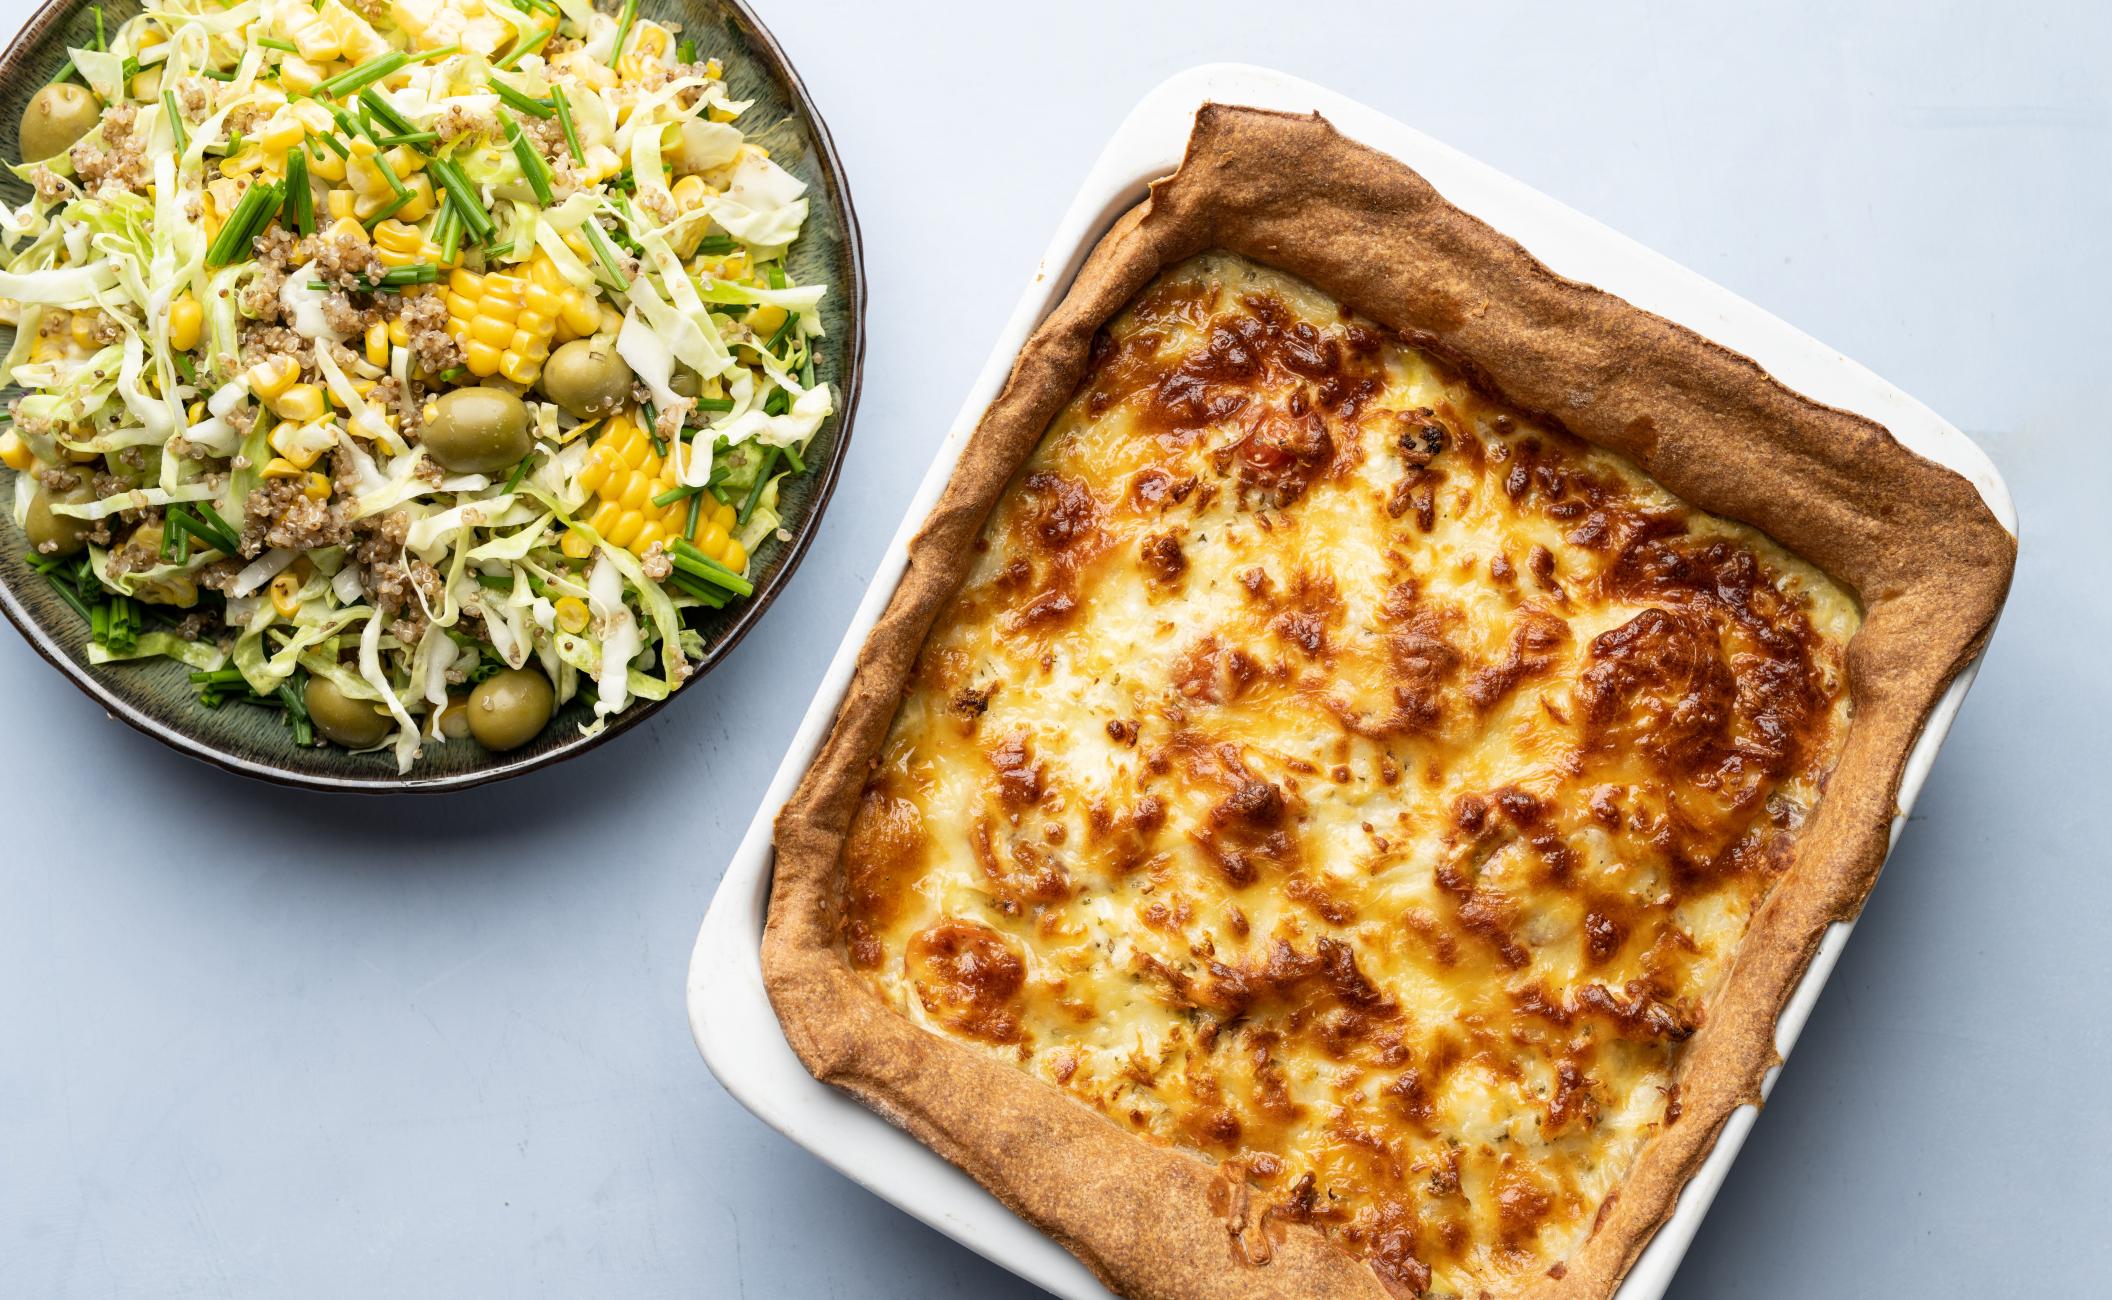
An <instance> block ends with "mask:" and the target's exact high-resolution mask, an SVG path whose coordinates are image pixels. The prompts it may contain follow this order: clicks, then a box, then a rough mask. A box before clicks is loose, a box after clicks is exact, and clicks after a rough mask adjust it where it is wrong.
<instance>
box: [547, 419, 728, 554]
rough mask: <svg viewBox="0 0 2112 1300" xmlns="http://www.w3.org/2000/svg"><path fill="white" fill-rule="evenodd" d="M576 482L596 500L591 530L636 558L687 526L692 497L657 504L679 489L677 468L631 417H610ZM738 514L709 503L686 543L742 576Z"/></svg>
mask: <svg viewBox="0 0 2112 1300" xmlns="http://www.w3.org/2000/svg"><path fill="white" fill-rule="evenodd" d="M577 482H578V483H579V485H580V486H581V487H583V488H585V489H586V490H587V492H588V494H589V495H590V496H591V497H592V498H593V505H592V507H591V510H590V513H588V515H587V517H586V522H587V526H588V527H590V528H592V529H593V530H594V531H595V532H596V533H599V534H600V535H601V537H602V539H603V540H604V541H606V542H608V543H609V544H610V545H612V546H621V547H623V548H624V549H625V550H627V551H630V552H631V553H632V554H634V555H643V554H645V553H646V552H647V551H648V550H650V549H652V547H653V545H654V544H655V543H666V542H668V541H671V540H673V539H674V538H677V537H682V536H683V535H684V529H685V528H687V527H688V521H689V513H690V502H689V498H687V497H684V498H682V499H680V500H677V501H674V502H673V503H671V504H669V505H664V506H662V505H655V504H654V498H655V497H665V496H666V495H667V494H668V493H670V492H672V491H674V490H676V489H677V488H679V487H680V486H681V484H680V483H678V482H677V481H676V480H675V467H674V463H673V462H672V461H671V460H669V459H667V458H665V457H663V456H661V455H660V454H659V453H657V452H655V451H654V450H653V444H652V439H651V438H650V437H649V436H648V435H647V433H646V431H645V430H644V429H643V428H641V427H639V425H638V424H637V423H635V422H634V421H633V420H632V419H631V418H630V417H629V416H628V415H625V414H619V415H615V416H612V417H610V419H609V422H608V426H607V427H606V428H605V429H604V430H603V431H602V434H601V436H600V437H598V438H596V439H595V440H594V441H593V443H592V444H591V446H590V448H589V452H588V455H587V463H586V465H585V466H584V467H583V468H582V469H581V470H580V471H579V476H578V479H577ZM734 515H735V511H734V508H733V506H732V505H730V504H727V503H724V502H718V501H713V502H710V503H708V505H707V506H706V508H703V509H700V510H699V511H698V512H697V523H696V527H695V528H694V529H692V530H690V531H689V533H688V536H687V539H686V540H687V541H688V542H689V543H690V544H691V545H692V546H695V547H696V548H697V549H698V550H700V551H702V552H704V554H706V555H708V556H710V557H711V558H712V559H714V560H717V561H718V562H719V563H721V564H723V565H725V566H726V567H727V568H729V569H732V570H733V571H734V572H736V573H739V572H740V571H741V570H743V569H745V568H747V567H748V551H747V548H746V547H744V546H742V545H741V543H740V539H739V538H737V537H734V536H733V535H732V529H733V524H734Z"/></svg>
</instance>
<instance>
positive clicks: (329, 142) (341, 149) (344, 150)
mask: <svg viewBox="0 0 2112 1300" xmlns="http://www.w3.org/2000/svg"><path fill="white" fill-rule="evenodd" d="M315 138H316V139H318V140H320V141H322V142H323V144H324V145H325V146H327V147H328V148H329V150H330V152H331V153H334V154H336V155H337V156H338V157H340V158H350V157H351V156H352V147H351V146H350V145H348V144H346V143H345V142H344V141H342V140H340V139H338V138H337V137H336V136H334V135H319V136H316V137H315Z"/></svg>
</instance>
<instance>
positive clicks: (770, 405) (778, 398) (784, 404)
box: [763, 388, 792, 415]
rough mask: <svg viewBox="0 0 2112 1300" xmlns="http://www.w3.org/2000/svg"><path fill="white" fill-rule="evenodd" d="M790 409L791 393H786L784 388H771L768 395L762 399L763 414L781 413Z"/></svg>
mask: <svg viewBox="0 0 2112 1300" xmlns="http://www.w3.org/2000/svg"><path fill="white" fill-rule="evenodd" d="M791 409H792V398H791V395H790V394H788V393H786V392H785V390H784V389H782V388H773V389H771V390H770V395H769V396H768V397H765V398H764V399H763V414H764V415H783V414H784V413H785V412H786V411H789V410H791Z"/></svg>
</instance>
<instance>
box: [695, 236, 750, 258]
mask: <svg viewBox="0 0 2112 1300" xmlns="http://www.w3.org/2000/svg"><path fill="white" fill-rule="evenodd" d="M740 247H741V241H740V240H738V239H735V238H734V237H733V236H732V235H706V236H705V237H704V238H703V239H701V240H698V241H697V251H698V252H699V253H702V254H704V255H705V256H706V257H724V256H726V254H728V253H735V252H739V251H740Z"/></svg>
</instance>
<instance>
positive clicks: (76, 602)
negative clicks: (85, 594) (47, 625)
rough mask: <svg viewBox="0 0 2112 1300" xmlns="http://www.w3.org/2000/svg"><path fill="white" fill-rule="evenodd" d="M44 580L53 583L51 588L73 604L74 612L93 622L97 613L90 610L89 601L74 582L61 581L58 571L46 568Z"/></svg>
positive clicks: (68, 602) (61, 597)
mask: <svg viewBox="0 0 2112 1300" xmlns="http://www.w3.org/2000/svg"><path fill="white" fill-rule="evenodd" d="M44 581H46V582H48V583H50V584H51V589H52V590H53V591H56V592H58V593H59V597H60V599H62V600H64V601H65V602H66V603H67V604H69V605H71V606H73V612H74V613H76V614H79V615H80V616H81V617H82V618H85V619H87V620H88V621H89V622H91V623H93V622H94V621H95V615H93V614H91V613H89V612H88V603H87V602H86V601H84V600H82V599H81V593H80V592H78V591H76V590H74V588H73V584H71V583H68V582H62V581H60V579H59V575H58V573H57V571H55V570H46V571H45V573H44Z"/></svg>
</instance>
